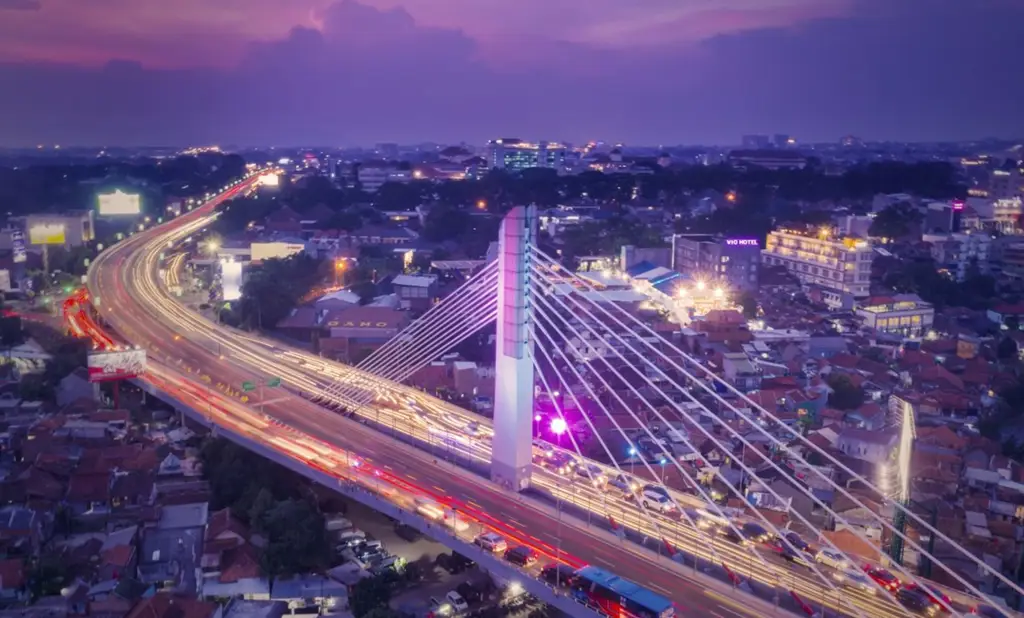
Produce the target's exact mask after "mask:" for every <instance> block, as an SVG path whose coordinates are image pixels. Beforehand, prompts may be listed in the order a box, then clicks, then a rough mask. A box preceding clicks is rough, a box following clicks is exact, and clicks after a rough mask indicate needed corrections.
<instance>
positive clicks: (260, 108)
mask: <svg viewBox="0 0 1024 618" xmlns="http://www.w3.org/2000/svg"><path fill="white" fill-rule="evenodd" d="M1022 32H1024V0H0V145H2V146H19V145H34V144H36V143H48V144H52V143H60V144H65V145H115V144H116V145H128V146H131V145H187V144H213V143H219V144H228V143H233V144H240V145H263V144H268V145H274V144H277V145H298V144H315V145H327V146H342V145H359V144H363V145H372V144H374V143H376V142H384V141H394V142H402V143H410V142H418V141H426V140H431V141H438V142H445V143H451V142H457V141H460V140H466V141H470V142H481V141H483V140H486V139H488V138H491V137H499V136H519V137H523V138H527V139H545V138H546V139H565V140H569V141H574V142H582V141H585V140H589V139H603V140H607V141H622V142H625V143H627V144H651V145H657V144H679V143H684V144H715V143H717V144H735V143H737V142H738V141H739V137H740V135H741V134H744V133H776V132H777V133H789V134H792V135H794V136H795V137H797V138H798V139H799V140H800V141H804V142H809V141H829V142H832V141H834V140H836V139H838V138H839V137H840V136H842V135H844V134H854V135H858V136H860V137H862V138H864V139H870V140H876V139H877V140H908V141H931V140H959V139H972V138H981V137H988V136H993V137H1016V136H1024V36H1022Z"/></svg>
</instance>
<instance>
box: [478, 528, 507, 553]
mask: <svg viewBox="0 0 1024 618" xmlns="http://www.w3.org/2000/svg"><path fill="white" fill-rule="evenodd" d="M473 543H475V544H476V545H477V546H478V547H481V548H483V549H486V550H487V551H489V552H491V553H493V554H503V553H505V550H506V549H508V543H507V542H505V539H504V538H503V537H502V536H501V535H499V534H495V533H494V532H486V533H484V534H481V535H480V536H478V537H476V538H475V539H473Z"/></svg>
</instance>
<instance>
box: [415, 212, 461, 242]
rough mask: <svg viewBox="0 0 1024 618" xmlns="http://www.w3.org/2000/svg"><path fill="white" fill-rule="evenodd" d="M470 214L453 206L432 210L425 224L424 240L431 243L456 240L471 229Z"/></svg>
mask: <svg viewBox="0 0 1024 618" xmlns="http://www.w3.org/2000/svg"><path fill="white" fill-rule="evenodd" d="M469 219H470V217H469V213H467V212H466V211H464V210H461V209H459V208H456V207H453V206H444V205H438V206H435V207H433V208H431V209H430V212H428V213H427V216H426V218H425V219H424V222H423V238H425V239H426V240H429V241H431V242H444V241H447V240H455V239H456V238H458V237H459V236H461V235H462V234H464V233H465V232H466V230H468V229H469V227H470V220H469Z"/></svg>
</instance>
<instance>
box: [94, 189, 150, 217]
mask: <svg viewBox="0 0 1024 618" xmlns="http://www.w3.org/2000/svg"><path fill="white" fill-rule="evenodd" d="M96 202H97V204H98V205H99V209H98V210H99V213H100V216H101V217H116V216H119V215H131V216H135V215H138V214H139V213H140V212H141V211H142V200H140V199H139V196H138V194H136V193H125V192H124V191H121V190H120V189H117V190H115V191H114V192H113V193H100V194H99V195H98V196H96Z"/></svg>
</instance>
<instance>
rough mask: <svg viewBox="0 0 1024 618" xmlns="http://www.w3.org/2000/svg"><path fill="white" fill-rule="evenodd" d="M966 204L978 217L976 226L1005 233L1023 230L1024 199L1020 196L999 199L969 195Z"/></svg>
mask: <svg viewBox="0 0 1024 618" xmlns="http://www.w3.org/2000/svg"><path fill="white" fill-rule="evenodd" d="M965 206H966V208H969V209H970V210H971V211H973V213H974V215H975V217H976V221H975V224H974V225H975V227H978V228H982V229H988V230H994V231H997V232H1001V233H1003V234H1020V233H1021V231H1022V229H1021V217H1022V216H1024V201H1022V200H1021V198H1020V197H1009V198H1004V199H998V200H993V199H989V198H981V197H969V198H967V201H966V204H965ZM975 217H972V218H975ZM965 219H966V217H965ZM965 224H966V221H965ZM965 227H966V225H965Z"/></svg>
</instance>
